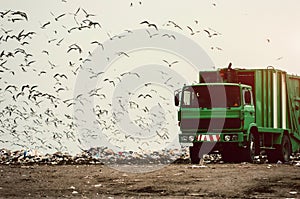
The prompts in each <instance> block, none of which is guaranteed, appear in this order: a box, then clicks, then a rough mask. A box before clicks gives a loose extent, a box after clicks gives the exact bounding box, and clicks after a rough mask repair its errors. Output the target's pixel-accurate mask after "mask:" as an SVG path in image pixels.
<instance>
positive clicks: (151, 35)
mask: <svg viewBox="0 0 300 199" xmlns="http://www.w3.org/2000/svg"><path fill="white" fill-rule="evenodd" d="M146 32H147V33H148V35H149V37H150V38H152V37H154V36H156V35H158V33H154V34H151V33H150V31H149V30H146Z"/></svg>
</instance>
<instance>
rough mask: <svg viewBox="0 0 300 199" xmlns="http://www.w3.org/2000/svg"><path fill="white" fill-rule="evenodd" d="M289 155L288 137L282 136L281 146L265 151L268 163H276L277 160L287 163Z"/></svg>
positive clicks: (289, 142)
mask: <svg viewBox="0 0 300 199" xmlns="http://www.w3.org/2000/svg"><path fill="white" fill-rule="evenodd" d="M290 155H291V141H290V138H289V136H287V135H283V137H282V141H281V144H280V145H279V146H277V147H276V149H275V150H269V151H267V158H268V161H269V162H271V163H276V162H277V161H278V160H280V161H281V162H289V161H290Z"/></svg>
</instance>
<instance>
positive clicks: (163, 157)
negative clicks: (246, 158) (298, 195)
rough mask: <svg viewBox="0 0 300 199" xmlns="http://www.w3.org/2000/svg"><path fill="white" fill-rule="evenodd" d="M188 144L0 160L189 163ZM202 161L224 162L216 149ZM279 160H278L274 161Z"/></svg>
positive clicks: (0, 160)
mask: <svg viewBox="0 0 300 199" xmlns="http://www.w3.org/2000/svg"><path fill="white" fill-rule="evenodd" d="M189 163H190V158H189V152H188V148H182V149H165V150H162V151H141V152H135V151H118V152H116V151H113V150H112V149H109V148H107V147H99V148H91V149H89V150H86V151H83V152H81V153H80V154H77V155H75V156H72V155H70V154H68V153H66V152H64V153H63V152H56V153H53V154H45V155H44V154H40V153H39V152H38V151H36V150H18V151H10V150H7V149H1V150H0V164H7V165H19V164H25V165H30V164H50V165H74V164H106V165H110V164H127V165H142V164H189ZM202 163H205V164H211V163H220V164H222V163H224V162H223V161H222V156H221V155H220V154H218V153H213V154H210V155H204V156H203V158H202ZM254 163H256V164H264V163H268V161H267V157H266V155H260V156H256V159H255V162H254ZM281 163H282V162H280V161H278V162H277V164H281ZM290 164H295V165H296V166H300V153H296V154H293V156H291V161H290Z"/></svg>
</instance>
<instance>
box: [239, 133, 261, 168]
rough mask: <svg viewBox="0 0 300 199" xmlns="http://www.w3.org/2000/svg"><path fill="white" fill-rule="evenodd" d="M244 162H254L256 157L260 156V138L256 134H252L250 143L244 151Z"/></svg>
mask: <svg viewBox="0 0 300 199" xmlns="http://www.w3.org/2000/svg"><path fill="white" fill-rule="evenodd" d="M244 150H245V151H244V156H243V157H242V160H243V161H246V162H251V163H252V162H254V157H255V156H256V155H258V154H259V150H260V149H259V138H258V136H257V135H255V134H254V133H250V135H249V142H248V144H247V147H246V149H244Z"/></svg>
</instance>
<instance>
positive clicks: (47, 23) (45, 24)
mask: <svg viewBox="0 0 300 199" xmlns="http://www.w3.org/2000/svg"><path fill="white" fill-rule="evenodd" d="M49 24H50V21H48V22H46V23H44V24H42V26H41V29H45V28H46V26H48V25H49Z"/></svg>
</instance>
